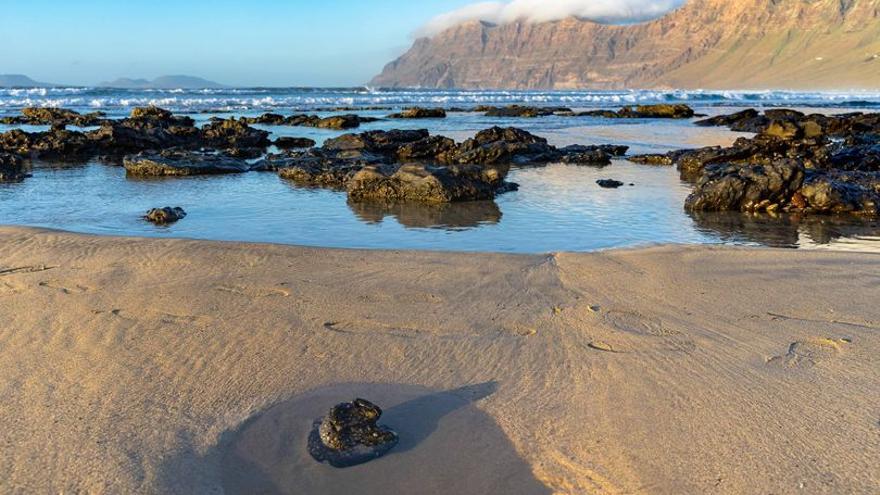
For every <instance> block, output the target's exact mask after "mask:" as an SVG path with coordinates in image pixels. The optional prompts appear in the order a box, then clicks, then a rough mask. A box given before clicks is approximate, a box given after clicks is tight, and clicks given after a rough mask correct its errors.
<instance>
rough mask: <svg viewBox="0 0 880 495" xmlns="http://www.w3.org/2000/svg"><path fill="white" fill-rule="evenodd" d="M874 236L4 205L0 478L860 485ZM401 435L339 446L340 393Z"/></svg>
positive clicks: (871, 469)
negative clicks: (395, 235)
mask: <svg viewBox="0 0 880 495" xmlns="http://www.w3.org/2000/svg"><path fill="white" fill-rule="evenodd" d="M878 300H880V257H878V256H877V255H871V254H856V253H826V252H805V251H793V250H764V249H746V248H728V247H709V246H690V247H678V246H676V247H656V248H649V249H640V250H624V251H608V252H600V253H593V254H564V253H561V254H552V255H542V256H537V255H535V256H519V255H517V256H514V255H500V254H465V253H460V254H452V253H432V252H409V251H407V252H403V251H401V252H395V251H355V250H330V249H312V248H298V247H289V246H276V245H253V244H236V243H217V242H205V241H186V240H162V239H151V240H146V239H136V238H109V237H91V236H84V235H75V234H69V233H61V232H53V231H45V230H36V229H25V228H11V227H4V228H0V314H2V315H3V325H2V326H0V393H2V397H3V400H2V401H0V424H2V425H3V427H2V428H0V473H3V474H2V476H0V492H2V493H62V492H63V493H230V494H232V493H327V494H333V493H340V494H342V493H352V491H356V492H357V493H364V494H367V493H423V494H434V493H436V494H440V493H459V494H467V493H473V494H480V493H506V494H510V493H523V494H533V493H534V494H550V493H560V494H563V493H564V494H568V493H572V494H580V493H589V494H592V493H597V494H606V493H607V494H618V493H620V494H623V493H652V494H654V493H658V494H666V493H669V494H680V493H724V494H727V493H733V494H738V493H742V494H754V493H774V494H788V493H814V494H815V493H829V494H831V493H834V494H840V493H866V494H867V493H876V492H877V490H878V486H880V335H878V331H880V306H878V304H877V301H878ZM355 397H363V398H366V399H369V400H372V401H374V402H376V403H377V404H379V405H380V406H382V407H383V408H384V409H385V411H386V413H385V415H384V416H383V422H384V423H386V424H388V425H389V426H391V427H394V428H395V429H396V430H397V431H398V432H399V433H400V436H401V443H400V445H399V446H398V448H397V449H395V451H393V453H392V454H389V455H388V456H386V457H383V458H381V459H379V460H377V461H374V462H371V463H369V464H365V465H362V466H358V467H355V468H350V469H344V470H338V469H334V468H331V467H329V466H326V465H319V464H317V463H315V462H314V461H312V460H311V458H309V457H308V454H307V452H306V449H305V436H306V435H307V433H308V430H309V428H310V426H311V422H312V420H313V419H315V418H316V417H318V416H320V415H322V414H324V413H325V412H326V410H327V409H328V408H329V407H331V406H332V405H334V404H336V403H337V402H341V401H348V400H352V399H354V398H355Z"/></svg>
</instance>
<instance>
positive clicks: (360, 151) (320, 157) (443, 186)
mask: <svg viewBox="0 0 880 495" xmlns="http://www.w3.org/2000/svg"><path fill="white" fill-rule="evenodd" d="M626 151H627V147H626V146H615V145H602V146H582V145H574V146H567V147H564V148H556V147H555V146H551V145H550V144H548V143H547V140H546V139H544V138H541V137H538V136H535V135H533V134H531V133H529V132H526V131H523V130H521V129H517V128H513V127H510V128H500V127H493V128H490V129H486V130H484V131H481V132H478V133H477V134H476V135H475V136H474V137H473V138H471V139H468V140H466V141H464V142H463V143H456V142H455V141H453V140H452V139H449V138H447V137H444V136H432V135H430V133H428V131H426V130H391V131H370V132H363V133H359V134H345V135H342V136H339V137H337V138H333V139H328V140H327V141H325V142H324V145H323V146H322V147H320V148H312V149H309V150H306V151H291V152H286V153H281V154H274V155H269V156H268V157H267V158H266V159H264V160H262V161H260V162H258V163H256V164H255V165H254V170H262V171H278V174H279V175H280V176H281V177H282V178H285V179H288V180H291V181H293V182H295V183H296V184H299V185H306V186H318V187H329V188H334V189H339V190H345V191H347V192H348V196H349V199H350V200H351V201H354V202H359V201H384V202H389V203H394V202H420V203H432V204H437V203H449V202H458V201H472V200H482V199H491V198H494V197H495V195H497V194H501V193H504V192H507V191H511V190H513V189H515V188H516V186H515V185H514V184H509V183H507V182H505V177H506V176H507V173H508V171H509V167H510V165H513V164H520V165H528V164H542V163H548V162H552V161H560V162H566V163H576V164H587V165H606V164H608V163H610V161H611V157H612V156H620V155H623V154H625V153H626Z"/></svg>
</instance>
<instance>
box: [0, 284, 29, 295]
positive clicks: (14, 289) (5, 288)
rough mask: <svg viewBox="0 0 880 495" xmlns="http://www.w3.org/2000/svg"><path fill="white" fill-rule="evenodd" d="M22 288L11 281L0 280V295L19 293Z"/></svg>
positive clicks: (22, 290)
mask: <svg viewBox="0 0 880 495" xmlns="http://www.w3.org/2000/svg"><path fill="white" fill-rule="evenodd" d="M22 292H24V288H23V287H22V286H20V285H17V284H13V283H11V282H0V297H3V296H12V295H15V294H21V293H22Z"/></svg>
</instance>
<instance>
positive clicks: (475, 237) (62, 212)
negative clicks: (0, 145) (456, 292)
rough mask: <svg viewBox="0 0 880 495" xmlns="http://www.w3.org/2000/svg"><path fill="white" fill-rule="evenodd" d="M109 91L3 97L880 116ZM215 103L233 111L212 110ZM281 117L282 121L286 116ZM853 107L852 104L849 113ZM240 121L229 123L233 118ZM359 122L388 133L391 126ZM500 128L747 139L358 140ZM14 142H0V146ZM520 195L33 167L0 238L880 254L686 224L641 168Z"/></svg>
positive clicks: (400, 124) (246, 110)
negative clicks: (159, 223)
mask: <svg viewBox="0 0 880 495" xmlns="http://www.w3.org/2000/svg"><path fill="white" fill-rule="evenodd" d="M16 91H18V92H16ZM53 91H55V92H53ZM99 91H100V92H102V93H100V94H98V93H96V90H87V89H82V90H81V91H80V92H79V93H77V92H76V91H74V90H70V91H68V92H64V91H62V90H30V92H28V91H26V90H0V113H3V114H14V113H17V109H18V107H19V106H21V105H22V104H28V105H30V104H42V105H53V104H62V105H64V106H67V107H73V108H76V109H77V110H80V111H91V110H95V109H101V110H107V111H108V113H110V114H112V115H115V116H121V115H125V114H127V113H128V112H130V106H132V105H140V104H146V103H159V104H165V105H166V106H167V107H168V108H169V109H172V110H175V111H178V112H187V111H192V110H199V112H194V113H191V115H192V116H193V117H194V118H196V119H197V120H199V121H207V120H208V119H209V118H210V117H212V116H215V115H219V116H224V117H225V116H229V115H236V116H237V115H258V114H260V113H262V112H264V111H266V110H272V111H275V112H279V113H290V112H293V111H295V109H294V107H296V106H302V105H316V104H320V105H375V104H383V103H388V104H392V105H395V106H396V107H400V106H402V105H405V104H409V103H422V104H444V105H462V106H467V105H474V104H483V103H504V104H507V103H514V102H519V103H542V104H543V103H547V104H567V105H571V106H576V107H579V108H581V107H596V106H602V107H615V106H619V104H620V103H626V102H629V101H630V100H632V101H638V102H656V101H676V100H683V101H687V102H689V103H691V104H692V105H693V106H694V107H695V108H696V109H697V111H699V112H703V113H706V114H718V113H727V112H732V111H735V110H737V109H739V108H740V107H742V106H746V105H747V106H755V105H756V104H758V103H760V104H767V105H783V104H784V105H787V106H790V107H801V108H804V109H806V110H815V111H822V112H827V113H838V112H843V111H849V110H850V109H852V108H864V107H870V106H872V105H875V104H878V103H880V96H878V95H864V94H859V95H829V94H824V95H823V94H801V95H799V99H798V95H795V94H786V93H754V94H751V95H746V96H743V95H742V94H735V93H730V94H722V93H717V94H716V93H711V94H709V93H696V94H694V93H676V92H671V93H656V92H617V93H611V92H578V93H567V92H544V93H528V92H437V91H434V92H390V93H378V94H376V93H374V92H369V91H365V90H361V91H351V90H284V91H280V90H259V89H258V90H222V92H218V91H217V90H210V91H209V90H206V91H205V92H192V91H184V92H143V91H141V92H113V91H109V90H99ZM263 91H265V92H266V93H262V92H263ZM271 91H275V93H271ZM91 93H95V94H91ZM123 93H124V94H123ZM259 94H263V95H264V96H265V95H268V96H266V98H271V99H272V104H271V105H269V104H268V103H267V102H268V101H269V100H267V99H266V98H262V99H260V100H259V101H257V100H254V98H256V95H259ZM90 98H91V100H90ZM249 98H250V99H251V100H252V101H251V102H250V103H248V101H247V100H248V99H249ZM59 99H62V100H63V101H58V100H59ZM206 99H208V100H210V101H209V102H206V101H205V100H206ZM218 99H219V100H223V101H215V100H218ZM294 100H295V102H294ZM279 101H280V102H284V105H280V104H278V102H279ZM856 101H858V103H853V102H856ZM77 102H79V103H81V105H77ZM90 102H91V103H90ZM844 102H847V103H845V104H844ZM218 104H227V105H226V106H225V107H224V109H223V110H224V111H222V112H206V111H204V110H205V109H206V108H208V106H211V105H216V106H223V105H218ZM276 105H277V106H276ZM285 105H286V106H285ZM853 105H855V106H853ZM233 107H235V109H234V111H230V110H233ZM322 113H325V112H322ZM357 113H359V114H361V115H371V116H380V117H381V116H384V115H386V114H387V113H390V111H387V110H364V111H360V112H357ZM492 125H501V126H507V125H514V126H517V127H521V128H524V129H527V130H529V131H530V132H533V133H536V134H539V135H541V136H544V137H546V138H548V140H550V142H551V143H552V144H556V145H567V144H574V143H581V144H602V143H615V144H625V145H628V146H631V153H649V152H665V151H668V150H671V149H679V148H689V147H698V146H707V145H716V144H717V145H727V144H730V143H731V142H733V140H734V139H736V138H737V137H738V136H739V135H738V134H736V133H732V132H729V131H727V130H726V129H718V128H712V129H706V128H699V127H696V126H694V125H692V123H691V122H690V121H660V120H608V119H598V118H566V117H546V118H537V119H500V118H490V117H485V116H483V115H480V114H474V113H452V114H450V116H449V118H447V119H441V120H421V121H405V120H404V121H381V122H376V123H371V124H368V125H364V126H362V128H361V129H359V131H363V130H371V129H389V128H428V129H429V130H431V131H432V132H434V133H441V134H444V135H447V136H450V137H453V138H455V139H458V140H461V139H465V138H467V137H469V136H471V135H473V134H474V133H475V132H476V131H478V130H481V129H485V128H487V127H490V126H492ZM6 128H8V127H6ZM6 128H4V127H0V131H2V130H5V129H6ZM264 128H265V129H267V130H269V131H271V132H272V133H273V134H274V135H275V136H281V135H286V136H303V137H311V138H313V139H315V140H316V141H318V142H319V143H320V142H322V141H323V140H325V139H327V138H330V137H334V136H337V135H339V134H341V132H338V131H328V130H321V129H310V128H296V127H271V126H267V127H264ZM38 129H39V128H31V129H29V130H38ZM605 178H610V179H617V180H621V181H623V182H625V183H627V184H633V185H632V186H629V185H627V186H625V187H623V188H621V189H617V190H605V189H601V188H599V187H598V186H597V185H596V184H595V181H596V180H597V179H605ZM510 180H512V181H513V182H517V183H519V184H520V186H521V187H520V190H519V191H517V192H513V193H508V194H504V195H501V196H499V197H498V198H497V199H496V200H495V201H484V202H474V203H462V204H454V205H445V206H433V207H431V206H420V205H397V206H394V207H388V206H379V205H375V204H349V203H348V202H347V200H346V196H345V194H344V193H340V192H335V191H328V190H318V189H308V188H302V187H297V186H294V185H293V184H291V183H289V182H286V181H284V180H282V179H280V178H279V177H278V176H277V175H275V174H271V173H256V172H254V173H248V174H242V175H231V176H217V177H194V178H172V179H158V180H138V179H131V178H127V177H126V175H125V171H124V169H122V168H121V167H119V166H118V165H116V164H107V163H101V162H98V161H91V162H88V163H84V164H60V163H34V164H33V177H31V178H29V179H27V180H25V181H24V182H21V183H17V184H0V223H2V224H15V225H31V226H42V227H51V228H58V229H65V230H72V231H78V232H88V233H97V234H112V235H138V236H161V237H166V236H169V237H170V236H173V237H187V238H199V239H217V240H238V241H257V242H275V243H288V244H299V245H310V246H327V247H346V248H349V247H350V248H390V249H398V248H400V249H431V250H454V251H502V252H523V253H536V252H549V251H590V250H597V249H606V248H617V247H633V246H643V245H650V244H658V243H703V244H706V243H708V244H739V245H765V246H777V247H803V248H831V249H848V250H862V251H880V225H878V222H877V221H869V220H855V219H847V218H834V217H815V218H804V219H801V218H796V217H784V218H770V217H766V216H764V217H754V216H747V215H742V214H738V213H736V214H713V215H699V216H695V215H689V214H687V213H686V212H685V211H684V210H683V207H682V205H683V203H684V199H685V197H686V196H687V195H688V193H689V191H690V188H691V186H690V184H688V183H685V182H683V181H681V180H680V179H679V176H678V173H677V172H676V171H675V170H674V169H673V168H667V167H651V166H643V165H636V164H632V163H629V162H627V161H624V160H616V161H615V162H614V163H613V164H612V165H611V166H609V167H604V168H598V167H584V166H574V165H564V164H551V165H548V166H545V167H529V168H516V169H514V170H513V171H512V172H511V175H510ZM166 205H170V206H181V207H183V208H184V209H185V210H186V211H187V212H188V216H187V218H186V219H185V220H183V221H181V222H179V223H178V224H176V225H173V226H170V227H155V226H153V225H151V224H149V223H146V222H145V221H143V220H142V219H141V216H142V215H143V214H144V212H145V211H146V210H147V209H149V208H152V207H157V206H166Z"/></svg>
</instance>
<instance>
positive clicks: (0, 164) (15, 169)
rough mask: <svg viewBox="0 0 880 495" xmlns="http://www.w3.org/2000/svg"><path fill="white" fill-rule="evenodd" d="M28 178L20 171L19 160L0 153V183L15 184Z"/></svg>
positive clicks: (8, 154) (10, 155)
mask: <svg viewBox="0 0 880 495" xmlns="http://www.w3.org/2000/svg"><path fill="white" fill-rule="evenodd" d="M25 177H28V175H27V174H26V173H24V171H23V170H22V165H21V158H19V157H18V156H16V155H13V154H11V153H3V152H0V182H16V181H20V180H22V179H24V178H25Z"/></svg>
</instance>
